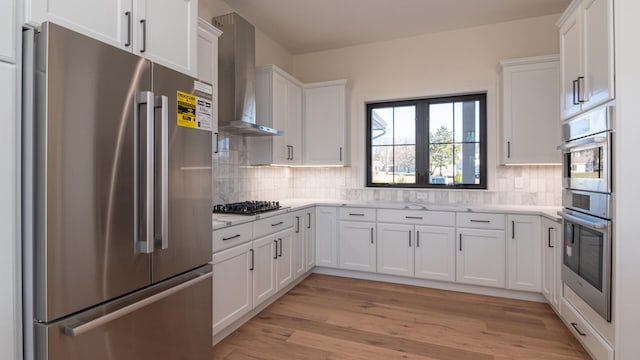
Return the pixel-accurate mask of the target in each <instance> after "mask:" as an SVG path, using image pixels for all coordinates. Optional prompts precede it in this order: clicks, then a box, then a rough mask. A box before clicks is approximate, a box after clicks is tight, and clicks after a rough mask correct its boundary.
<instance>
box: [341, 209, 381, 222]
mask: <svg viewBox="0 0 640 360" xmlns="http://www.w3.org/2000/svg"><path fill="white" fill-rule="evenodd" d="M338 218H339V219H340V220H352V221H376V209H370V208H351V207H345V208H339V209H338Z"/></svg>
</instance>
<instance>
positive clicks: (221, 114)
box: [212, 13, 284, 136]
mask: <svg viewBox="0 0 640 360" xmlns="http://www.w3.org/2000/svg"><path fill="white" fill-rule="evenodd" d="M212 22H213V25H214V26H215V27H217V28H219V29H220V30H222V31H223V33H222V35H221V36H220V38H219V40H218V41H219V45H218V54H219V55H218V77H219V83H218V107H219V109H218V121H219V128H220V129H222V130H226V131H228V132H230V133H232V134H236V135H244V136H278V135H284V131H282V130H276V129H272V128H270V127H268V126H264V125H260V124H257V122H256V70H255V61H256V56H255V49H256V46H255V42H256V41H255V29H254V27H253V25H251V24H250V23H249V22H248V21H247V20H245V19H243V18H242V17H241V16H240V15H238V14H236V13H231V14H226V15H222V16H217V17H214V18H213V21H212Z"/></svg>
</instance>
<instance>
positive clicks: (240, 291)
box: [213, 242, 254, 335]
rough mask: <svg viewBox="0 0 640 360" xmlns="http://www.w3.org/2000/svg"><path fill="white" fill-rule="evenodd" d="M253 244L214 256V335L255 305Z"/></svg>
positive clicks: (240, 246) (239, 246)
mask: <svg viewBox="0 0 640 360" xmlns="http://www.w3.org/2000/svg"><path fill="white" fill-rule="evenodd" d="M253 261H254V258H253V249H252V243H251V242H249V243H246V244H243V245H238V246H236V247H233V248H231V249H228V250H225V251H221V252H219V253H217V254H214V255H213V334H214V335H215V334H217V333H218V332H220V330H222V329H224V328H225V327H227V326H228V325H230V324H231V323H233V322H234V321H236V320H238V319H239V318H241V317H242V316H243V315H244V314H246V313H248V312H249V311H251V309H252V308H253V295H252V286H253V268H254V267H253V265H254V264H253Z"/></svg>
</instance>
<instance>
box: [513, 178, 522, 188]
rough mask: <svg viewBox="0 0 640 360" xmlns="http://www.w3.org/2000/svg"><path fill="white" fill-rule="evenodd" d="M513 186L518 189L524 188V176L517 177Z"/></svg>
mask: <svg viewBox="0 0 640 360" xmlns="http://www.w3.org/2000/svg"><path fill="white" fill-rule="evenodd" d="M513 187H514V188H515V189H516V190H522V189H523V188H524V178H521V177H517V178H515V181H514V184H513Z"/></svg>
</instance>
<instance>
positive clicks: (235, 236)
mask: <svg viewBox="0 0 640 360" xmlns="http://www.w3.org/2000/svg"><path fill="white" fill-rule="evenodd" d="M237 237H240V234H235V235H233V236H230V237H228V238H222V241H226V240H231V239H235V238H237Z"/></svg>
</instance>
